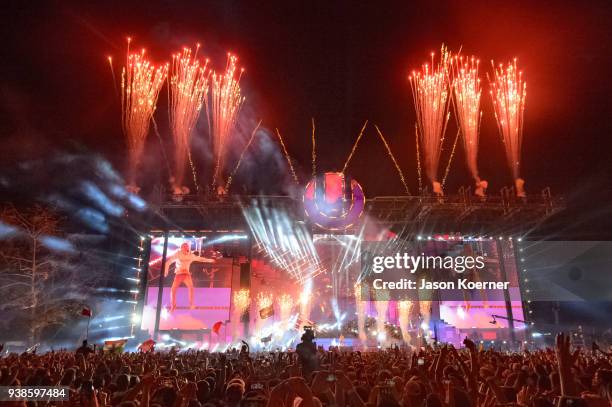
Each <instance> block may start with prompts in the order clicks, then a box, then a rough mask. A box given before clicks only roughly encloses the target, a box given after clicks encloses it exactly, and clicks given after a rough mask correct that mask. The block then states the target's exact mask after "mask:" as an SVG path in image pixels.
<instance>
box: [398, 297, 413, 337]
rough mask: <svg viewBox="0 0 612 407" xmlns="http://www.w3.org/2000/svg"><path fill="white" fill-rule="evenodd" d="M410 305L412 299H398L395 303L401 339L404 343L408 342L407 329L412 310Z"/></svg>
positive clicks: (408, 334)
mask: <svg viewBox="0 0 612 407" xmlns="http://www.w3.org/2000/svg"><path fill="white" fill-rule="evenodd" d="M412 305H413V304H412V301H408V300H404V301H400V302H398V304H397V308H398V311H399V325H400V330H401V332H402V339H403V340H404V342H406V343H410V333H409V331H408V325H409V324H410V312H411V311H412Z"/></svg>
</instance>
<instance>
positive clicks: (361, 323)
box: [355, 284, 367, 346]
mask: <svg viewBox="0 0 612 407" xmlns="http://www.w3.org/2000/svg"><path fill="white" fill-rule="evenodd" d="M366 306H367V303H366V302H365V301H363V300H362V299H361V284H355V308H356V311H357V335H358V337H359V340H360V341H361V343H363V344H364V346H365V341H366V340H367V334H366V329H365V323H366V315H367V314H366V311H367V309H366V308H367V307H366Z"/></svg>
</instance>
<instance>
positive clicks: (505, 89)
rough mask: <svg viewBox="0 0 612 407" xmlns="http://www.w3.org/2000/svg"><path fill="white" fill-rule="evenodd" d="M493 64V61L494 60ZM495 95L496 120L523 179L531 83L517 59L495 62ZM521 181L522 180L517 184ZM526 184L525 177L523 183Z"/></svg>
mask: <svg viewBox="0 0 612 407" xmlns="http://www.w3.org/2000/svg"><path fill="white" fill-rule="evenodd" d="M491 64H493V61H491ZM493 70H494V77H493V80H491V79H490V78H489V81H490V82H491V97H492V99H493V106H494V107H495V119H496V120H497V127H498V129H499V133H500V134H501V136H502V139H503V141H504V147H505V149H506V158H507V160H508V165H509V166H510V169H511V170H512V176H513V177H514V179H515V180H520V164H521V161H520V160H521V144H522V142H523V113H524V111H525V96H526V95H527V84H526V83H525V81H524V80H523V76H522V72H520V71H519V70H518V69H517V66H516V58H515V59H514V61H513V62H510V63H508V64H507V65H506V66H503V65H502V64H500V65H499V66H498V67H497V68H495V65H494V64H493ZM517 184H518V183H517ZM520 184H521V186H522V180H521V182H520Z"/></svg>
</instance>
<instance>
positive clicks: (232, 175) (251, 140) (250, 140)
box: [225, 120, 262, 191]
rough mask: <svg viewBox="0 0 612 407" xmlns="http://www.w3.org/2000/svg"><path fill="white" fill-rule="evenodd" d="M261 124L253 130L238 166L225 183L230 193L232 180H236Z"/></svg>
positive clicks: (226, 189)
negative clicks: (235, 177)
mask: <svg viewBox="0 0 612 407" xmlns="http://www.w3.org/2000/svg"><path fill="white" fill-rule="evenodd" d="M261 122H262V121H261V120H260V121H259V123H257V126H255V129H253V132H252V133H251V137H250V138H249V141H248V142H247V144H246V146H244V149H243V150H242V152H241V153H240V157H239V158H238V162H237V163H236V166H235V167H234V169H233V170H232V172H231V173H230V175H229V177H227V182H226V183H225V191H229V189H230V187H231V186H232V180H233V179H234V176H235V175H236V173H237V172H238V170H239V169H240V164H242V160H243V159H244V154H245V153H246V151H247V150H248V149H249V147H250V146H251V144H252V143H253V140H254V139H255V135H256V134H257V130H259V126H261Z"/></svg>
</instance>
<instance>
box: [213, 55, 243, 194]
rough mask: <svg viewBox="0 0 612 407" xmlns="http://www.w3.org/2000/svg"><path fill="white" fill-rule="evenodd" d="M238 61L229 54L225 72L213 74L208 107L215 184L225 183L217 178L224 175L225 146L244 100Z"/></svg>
mask: <svg viewBox="0 0 612 407" xmlns="http://www.w3.org/2000/svg"><path fill="white" fill-rule="evenodd" d="M237 62H238V58H237V57H236V56H234V55H232V54H228V56H227V65H226V67H225V72H224V73H223V74H219V73H216V72H215V73H213V74H212V83H211V103H210V104H209V105H208V106H207V107H208V115H209V119H210V122H211V125H212V126H211V136H212V144H213V150H214V157H215V170H214V174H213V185H217V184H219V185H223V183H222V182H217V178H219V177H221V176H222V175H221V172H222V169H223V158H224V157H223V156H224V154H225V148H226V146H227V143H228V142H229V137H230V135H231V133H232V130H233V129H234V127H235V125H236V119H237V118H238V113H239V112H240V108H241V107H242V104H243V102H244V97H243V96H242V93H241V91H240V78H241V76H242V72H243V71H242V70H241V71H240V72H237V67H236V63H237Z"/></svg>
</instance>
